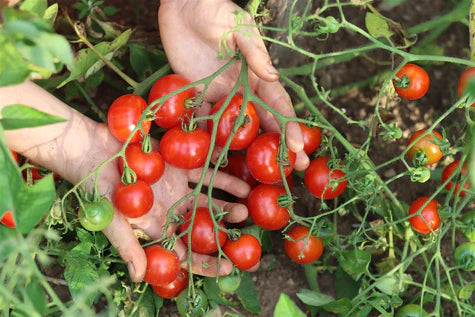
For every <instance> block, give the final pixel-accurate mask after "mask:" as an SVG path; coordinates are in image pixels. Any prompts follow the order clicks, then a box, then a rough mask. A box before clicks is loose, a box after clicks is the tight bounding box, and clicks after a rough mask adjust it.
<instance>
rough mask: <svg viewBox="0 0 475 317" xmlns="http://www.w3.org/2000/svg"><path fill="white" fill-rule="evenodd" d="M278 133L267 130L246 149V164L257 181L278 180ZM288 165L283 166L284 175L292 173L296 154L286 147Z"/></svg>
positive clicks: (272, 181)
mask: <svg viewBox="0 0 475 317" xmlns="http://www.w3.org/2000/svg"><path fill="white" fill-rule="evenodd" d="M279 143H280V134H279V133H273V132H267V133H263V134H261V135H259V136H258V137H257V138H255V140H254V141H253V142H252V143H251V145H250V146H249V148H248V149H247V154H246V164H247V166H248V168H249V171H250V172H251V175H252V176H254V178H255V179H257V180H258V181H259V182H261V183H264V184H273V183H275V182H278V181H279V180H280V178H281V177H280V168H279V163H278V162H277V154H278V151H279ZM287 154H288V163H289V165H288V166H284V174H285V177H287V176H289V175H290V173H292V170H293V169H294V165H295V159H296V155H295V153H294V152H292V151H290V150H289V149H287Z"/></svg>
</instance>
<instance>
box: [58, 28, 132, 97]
mask: <svg viewBox="0 0 475 317" xmlns="http://www.w3.org/2000/svg"><path fill="white" fill-rule="evenodd" d="M130 34H132V30H131V29H128V30H126V31H124V32H123V33H122V34H121V35H119V36H118V37H117V38H116V39H115V40H113V41H112V42H101V43H99V44H97V45H95V46H94V48H95V49H96V50H97V51H98V52H99V53H101V54H102V55H103V56H104V57H105V58H106V59H108V60H111V59H112V58H113V57H114V56H115V54H116V53H117V51H118V49H119V48H121V47H122V46H123V45H124V44H125V43H127V41H128V40H129V37H130ZM104 65H105V64H104V62H103V61H102V60H101V59H100V58H99V56H98V55H97V54H96V53H94V51H92V50H91V49H90V48H86V49H82V50H80V51H79V54H78V56H77V58H76V59H75V61H74V67H69V66H68V70H69V71H70V72H71V74H70V75H69V77H68V78H67V79H66V80H65V81H63V82H62V83H61V84H60V85H59V87H62V86H64V85H66V84H67V83H68V82H70V81H72V80H75V79H78V78H81V77H84V78H87V77H88V76H91V75H92V74H94V73H95V72H97V71H98V70H100V69H101V68H102V67H104ZM59 87H58V88H59Z"/></svg>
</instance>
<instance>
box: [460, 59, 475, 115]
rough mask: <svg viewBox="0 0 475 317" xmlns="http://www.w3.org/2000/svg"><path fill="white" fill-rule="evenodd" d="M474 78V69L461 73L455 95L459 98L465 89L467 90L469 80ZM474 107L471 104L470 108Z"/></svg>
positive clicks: (474, 104)
mask: <svg viewBox="0 0 475 317" xmlns="http://www.w3.org/2000/svg"><path fill="white" fill-rule="evenodd" d="M474 78H475V67H470V68H469V69H467V70H466V71H464V72H463V73H462V75H461V76H460V80H459V84H458V86H457V94H458V96H459V97H462V95H463V93H464V92H465V89H467V86H468V83H469V81H470V80H472V79H474ZM474 106H475V103H473V104H472V107H474Z"/></svg>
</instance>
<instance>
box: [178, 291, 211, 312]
mask: <svg viewBox="0 0 475 317" xmlns="http://www.w3.org/2000/svg"><path fill="white" fill-rule="evenodd" d="M195 293H196V296H195V298H190V297H188V289H185V290H183V291H182V292H181V293H180V294H179V295H178V297H177V298H176V307H177V308H178V312H179V313H180V314H181V315H185V314H186V313H188V314H187V315H186V316H193V317H199V316H202V315H204V313H205V312H206V310H207V308H208V297H206V294H205V293H204V292H203V291H202V290H201V289H195Z"/></svg>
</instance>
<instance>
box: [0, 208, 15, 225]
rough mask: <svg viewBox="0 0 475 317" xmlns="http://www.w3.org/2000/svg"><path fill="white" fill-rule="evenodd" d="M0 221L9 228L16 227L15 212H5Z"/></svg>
mask: <svg viewBox="0 0 475 317" xmlns="http://www.w3.org/2000/svg"><path fill="white" fill-rule="evenodd" d="M0 223H1V224H3V225H5V226H7V227H9V228H15V219H13V213H12V212H11V211H10V210H8V211H7V212H5V213H4V214H3V217H2V219H0Z"/></svg>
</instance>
